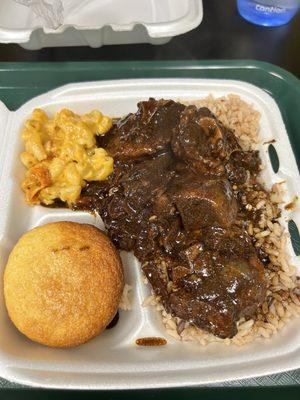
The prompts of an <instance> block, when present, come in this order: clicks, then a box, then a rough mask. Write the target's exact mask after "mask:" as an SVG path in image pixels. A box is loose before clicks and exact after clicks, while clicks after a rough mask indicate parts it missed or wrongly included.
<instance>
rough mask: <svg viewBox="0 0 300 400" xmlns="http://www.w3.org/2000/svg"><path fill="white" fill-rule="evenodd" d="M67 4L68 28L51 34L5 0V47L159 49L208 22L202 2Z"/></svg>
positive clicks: (1, 17) (1, 35)
mask: <svg viewBox="0 0 300 400" xmlns="http://www.w3.org/2000/svg"><path fill="white" fill-rule="evenodd" d="M63 4H64V8H65V11H64V23H63V25H61V26H59V27H58V28H57V29H51V28H49V27H47V26H46V25H45V21H43V19H41V18H40V17H38V16H37V15H35V14H34V13H33V12H32V11H31V9H30V8H28V7H25V6H24V5H22V4H17V3H15V2H13V1H12V0H2V1H1V3H0V42H1V43H20V44H23V45H25V46H27V47H28V48H33V49H37V48H41V47H46V46H55V45H79V44H81V45H90V46H92V47H99V46H101V45H102V44H119V43H133V42H139V41H140V42H145V41H149V42H153V43H157V44H160V43H163V42H164V41H165V40H166V39H170V38H171V37H173V36H176V35H179V34H182V33H185V32H188V31H189V30H191V29H194V28H196V27H197V26H198V25H199V24H200V22H201V20H202V17H203V11H202V0H143V1H140V0H126V1H124V0H100V1H99V0H94V1H88V2H87V1H86V2H83V5H81V6H80V4H78V2H76V5H73V4H72V1H71V0H65V1H64V3H63ZM126 32H127V34H126ZM130 32H131V34H130ZM26 44H27V45H26Z"/></svg>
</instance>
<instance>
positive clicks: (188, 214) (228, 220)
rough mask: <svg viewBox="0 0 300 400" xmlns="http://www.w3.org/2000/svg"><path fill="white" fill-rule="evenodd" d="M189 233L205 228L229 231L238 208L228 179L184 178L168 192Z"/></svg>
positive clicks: (177, 180)
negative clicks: (210, 227)
mask: <svg viewBox="0 0 300 400" xmlns="http://www.w3.org/2000/svg"><path fill="white" fill-rule="evenodd" d="M168 194H169V196H170V198H171V199H172V201H173V203H174V204H175V205H176V207H177V209H178V211H179V213H180V216H181V218H182V222H183V226H184V228H185V229H186V230H187V231H195V230H199V229H200V228H203V227H206V226H213V225H219V226H222V227H225V228H227V227H229V226H230V225H232V223H233V222H234V220H235V218H236V214H237V204H236V200H235V198H234V196H233V193H232V189H231V186H230V184H229V182H228V180H227V179H224V178H215V179H212V178H210V179H207V178H205V177H204V176H201V175H196V174H189V175H186V174H184V175H182V176H180V177H178V178H175V179H174V180H173V181H172V185H171V187H170V189H169V191H168Z"/></svg>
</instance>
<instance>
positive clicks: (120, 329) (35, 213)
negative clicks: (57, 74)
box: [0, 79, 300, 389]
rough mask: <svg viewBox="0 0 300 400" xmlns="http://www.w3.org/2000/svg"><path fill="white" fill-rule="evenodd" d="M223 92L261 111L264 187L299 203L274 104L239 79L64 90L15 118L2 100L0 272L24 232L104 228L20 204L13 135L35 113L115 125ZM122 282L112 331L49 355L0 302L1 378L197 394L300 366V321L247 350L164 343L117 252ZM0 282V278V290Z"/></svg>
mask: <svg viewBox="0 0 300 400" xmlns="http://www.w3.org/2000/svg"><path fill="white" fill-rule="evenodd" d="M230 93H234V94H237V95H239V96H241V98H242V99H244V100H245V101H247V102H249V103H252V104H253V106H254V108H255V109H257V110H258V111H259V112H260V113H261V124H260V125H261V126H260V127H261V129H260V139H261V140H260V144H259V151H260V156H261V158H262V162H263V164H264V165H265V166H266V168H265V169H264V172H263V177H264V180H265V182H266V185H267V186H268V187H271V186H272V184H274V183H276V182H282V181H285V184H284V185H285V189H286V198H285V200H286V201H290V199H292V198H293V197H294V196H295V195H298V196H299V191H300V190H299V188H300V176H299V172H298V168H297V165H296V161H295V157H294V154H293V151H292V148H291V145H290V142H289V139H288V135H287V132H286V129H285V126H284V123H283V120H282V117H281V114H280V111H279V108H278V106H277V105H276V103H275V101H274V100H273V99H272V98H271V97H270V96H269V95H268V94H267V93H266V92H264V91H262V90H261V89H259V88H257V87H255V86H253V85H251V84H248V83H245V82H240V81H231V80H206V79H155V80H152V79H149V80H147V79H141V80H120V81H118V80H114V81H102V82H90V83H78V84H70V85H66V86H63V87H60V88H58V89H55V90H53V91H50V92H48V93H45V94H43V95H41V96H38V97H36V98H34V99H32V100H30V101H28V102H27V103H25V104H24V105H23V106H22V107H21V108H19V109H18V110H17V111H15V112H10V111H9V110H8V109H7V108H6V107H5V105H4V104H2V103H1V102H0V132H2V135H1V136H0V187H1V191H0V268H1V271H2V273H3V270H4V267H5V264H6V261H7V257H8V255H9V252H10V251H11V249H12V248H13V246H14V245H15V243H16V241H17V240H18V238H19V237H20V236H21V235H22V234H23V233H25V232H26V231H27V230H29V229H31V228H33V227H35V226H38V225H42V224H45V223H48V222H52V221H58V220H68V221H75V222H83V223H90V224H94V225H96V226H98V227H99V228H103V222H102V220H101V218H99V217H95V216H93V215H91V214H88V213H85V212H75V211H71V210H66V209H49V208H44V207H41V206H34V207H29V206H28V205H26V204H25V200H24V195H23V193H22V191H21V189H20V183H21V181H22V179H23V177H24V172H25V170H24V168H23V166H22V165H21V162H20V161H19V154H20V152H21V150H22V146H23V144H22V141H21V135H20V131H21V128H22V125H23V123H24V121H25V120H26V118H27V117H28V116H29V115H30V114H31V112H32V110H33V109H34V108H35V107H41V108H43V109H44V110H46V111H47V112H48V113H50V114H52V113H54V112H55V111H58V110H59V109H61V108H62V107H67V108H70V109H72V110H74V111H75V112H79V113H84V112H87V111H89V110H91V109H94V108H98V109H100V110H101V111H102V112H103V113H105V114H108V115H110V116H113V117H119V116H122V115H125V114H127V113H129V112H134V111H135V110H136V104H137V102H138V101H140V100H143V99H148V98H149V97H150V96H152V97H156V98H173V99H184V100H192V99H194V100H196V99H200V98H203V97H205V96H207V95H208V94H213V95H214V96H216V97H218V96H223V95H227V94H230ZM272 139H275V140H276V142H275V143H274V146H275V148H276V150H277V153H278V157H279V161H280V167H279V171H278V173H274V172H273V169H272V166H271V163H270V159H269V155H268V145H267V144H264V143H265V142H267V141H270V140H272ZM290 219H293V220H294V221H295V222H296V224H297V225H298V226H299V227H300V209H299V204H297V205H296V207H295V209H293V210H292V211H287V210H283V211H282V217H281V222H282V224H283V225H284V226H285V227H286V229H287V222H288V221H289V220H290ZM287 252H288V253H289V254H290V257H291V263H292V264H293V265H295V266H296V267H297V270H298V273H299V274H300V263H299V257H297V256H295V253H294V251H293V248H292V245H291V242H290V241H288V244H287ZM121 257H122V260H123V263H124V268H125V279H126V282H127V283H129V284H130V285H132V287H133V293H132V299H131V300H132V310H131V311H122V312H120V320H119V322H118V324H117V325H116V327H114V328H113V329H112V330H109V331H105V332H104V333H103V334H101V335H100V336H98V337H97V338H95V339H94V340H92V341H90V342H89V343H87V344H85V345H83V346H80V347H78V348H74V349H68V350H63V349H53V348H47V347H43V346H41V345H39V344H36V343H33V342H31V341H29V340H28V339H27V338H26V337H25V336H23V335H22V334H20V333H19V332H18V331H17V330H16V329H15V327H14V326H13V324H12V323H11V322H10V320H9V318H8V315H7V312H6V310H5V305H4V301H3V299H1V302H0V326H1V335H0V375H1V376H2V377H4V378H6V379H8V380H12V381H15V382H18V383H21V384H26V385H32V386H37V387H47V388H68V389H137V388H141V389H143V388H155V387H177V386H185V387H187V386H194V385H200V384H208V383H210V384H212V383H215V382H220V381H226V380H235V379H242V378H249V377H253V376H261V375H267V374H271V373H277V372H282V371H286V370H289V369H295V368H298V367H300V329H299V318H298V319H294V320H292V321H291V322H290V323H289V324H288V325H287V326H286V327H285V328H284V329H283V330H282V331H281V332H280V333H279V334H277V335H276V336H273V337H272V339H270V340H257V341H255V342H254V343H251V344H248V345H246V346H244V347H236V346H225V345H224V344H222V343H213V344H210V345H209V346H207V347H201V346H200V345H197V344H194V343H187V342H178V341H176V340H175V339H173V338H172V337H170V336H168V334H167V333H166V331H165V328H164V327H163V325H162V322H161V318H160V315H159V314H158V312H157V311H156V310H155V309H154V308H152V307H148V308H143V307H142V306H141V304H142V302H143V299H145V298H146V297H147V296H148V295H149V287H148V286H146V285H144V284H143V283H142V275H141V269H140V265H139V262H138V261H137V260H136V258H135V257H134V256H133V255H132V254H131V253H126V252H121ZM2 285H3V283H2V280H1V290H3V287H2ZM145 336H160V337H166V338H167V340H168V344H167V345H166V346H162V347H157V348H156V347H153V348H142V347H138V346H136V345H135V340H136V339H137V338H139V337H145Z"/></svg>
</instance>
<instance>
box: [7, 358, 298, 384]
mask: <svg viewBox="0 0 300 400" xmlns="http://www.w3.org/2000/svg"><path fill="white" fill-rule="evenodd" d="M299 365H300V351H298V352H297V356H296V357H295V356H294V358H293V359H291V358H289V359H288V360H285V359H281V360H280V362H276V360H275V361H274V358H270V359H269V360H267V363H266V360H262V362H261V363H257V362H255V365H253V364H252V363H247V364H245V365H243V364H242V365H237V369H236V372H235V374H234V375H233V374H232V371H231V369H229V368H228V369H226V368H222V369H221V370H219V369H218V368H215V367H210V368H205V367H204V368H203V370H202V369H193V368H191V369H189V370H186V369H185V370H184V371H183V372H184V376H187V375H188V379H186V378H182V377H181V378H180V379H178V375H177V374H176V372H178V371H170V370H169V371H164V372H163V373H162V372H161V371H157V372H156V373H153V372H148V371H139V372H138V373H136V374H135V373H132V374H127V375H126V376H124V375H123V376H122V375H121V374H118V373H114V374H111V373H107V374H105V373H104V374H98V373H95V374H91V373H86V374H87V375H88V377H89V380H90V382H89V383H88V384H84V385H80V384H78V380H77V379H74V380H70V378H69V377H66V376H65V375H66V374H65V373H63V372H57V371H56V372H54V371H49V370H34V369H29V368H26V369H25V368H24V369H23V368H9V367H7V366H4V365H1V362H0V375H1V377H3V378H4V379H7V380H10V381H13V382H15V383H18V384H21V385H28V386H32V387H36V388H45V389H72V390H83V389H84V390H126V389H127V390H130V389H135V390H138V389H158V388H179V387H195V386H199V385H201V386H203V385H207V384H212V383H219V382H230V381H235V380H240V379H251V378H254V377H261V376H266V375H270V374H278V373H283V372H287V371H292V370H295V369H297V368H299ZM33 370H34V371H35V373H36V372H40V374H41V375H40V377H38V378H37V375H35V380H31V379H30V372H31V371H33ZM254 371H255V372H254ZM26 372H28V373H29V376H28V378H26ZM82 374H85V373H84V372H82ZM51 375H52V376H53V378H52V377H51ZM116 375H118V385H117V387H116V385H115V384H111V383H109V382H110V379H111V378H112V377H113V380H114V382H115V380H116ZM199 376H201V384H199ZM52 379H53V381H52ZM59 381H61V383H60V382H59Z"/></svg>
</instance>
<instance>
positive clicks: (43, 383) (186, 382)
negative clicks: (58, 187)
mask: <svg viewBox="0 0 300 400" xmlns="http://www.w3.org/2000/svg"><path fill="white" fill-rule="evenodd" d="M158 82H159V87H160V88H161V92H162V93H163V92H164V91H165V92H166V94H167V95H169V94H170V93H171V92H172V90H173V89H172V87H173V86H175V85H176V86H177V88H176V89H174V93H175V92H176V91H178V87H179V88H181V90H182V89H183V88H185V87H188V86H189V85H193V86H194V85H197V83H198V85H199V83H201V82H205V84H206V85H210V87H212V89H211V91H212V93H213V87H215V88H216V89H217V88H218V89H221V88H222V85H223V86H224V88H225V87H226V86H227V87H228V85H229V84H230V89H231V90H232V91H233V92H234V87H236V88H237V89H238V88H239V89H241V88H243V90H244V91H245V94H246V93H247V92H249V93H251V94H252V96H253V95H255V97H256V98H257V102H258V103H260V104H261V103H263V104H264V105H267V112H268V114H270V115H271V116H273V115H274V113H275V115H276V120H275V123H273V125H274V129H275V131H276V132H281V133H282V137H281V136H280V141H278V146H277V147H276V150H277V152H278V155H279V159H281V158H282V157H285V164H286V166H287V168H286V169H287V170H286V171H283V172H280V174H278V179H279V180H280V179H283V178H284V176H285V175H286V176H287V177H288V178H289V179H292V180H293V183H295V190H297V191H299V188H300V176H299V172H298V169H297V165H296V161H295V158H294V157H292V156H291V155H292V150H291V145H290V142H289V139H288V136H287V134H286V130H285V127H284V124H283V121H282V118H281V114H280V110H279V108H278V106H277V104H276V102H275V101H274V100H273V99H272V98H271V97H270V95H268V94H267V93H266V92H264V91H263V90H261V89H259V88H257V87H256V86H254V85H251V84H248V83H245V82H242V81H232V80H213V79H212V80H207V79H197V78H195V79H182V78H178V79H173V78H171V79H168V78H167V79H166V78H164V79H149V80H145V79H134V80H118V81H102V82H101V81H98V82H84V83H77V84H69V85H65V86H62V87H60V88H57V89H54V90H52V91H50V92H48V93H44V94H43V95H40V96H38V97H35V98H34V99H32V100H30V101H28V102H27V103H25V104H24V105H23V106H22V107H21V108H19V110H18V111H17V112H20V111H22V110H23V111H24V112H25V110H27V111H28V108H29V106H30V107H32V106H33V105H36V103H37V104H38V103H39V102H43V103H45V97H46V98H47V103H48V104H51V102H57V101H58V103H59V101H60V100H66V99H70V101H71V100H72V98H73V99H75V98H77V97H78V96H80V100H84V99H85V96H84V92H85V91H86V92H88V93H93V91H94V92H95V93H97V94H98V96H99V97H100V96H101V94H103V93H105V91H106V90H107V92H109V93H112V89H113V88H115V95H116V98H117V97H118V96H119V95H120V92H122V87H125V86H127V87H128V86H130V85H132V86H135V87H136V89H137V90H138V89H141V96H144V95H145V92H147V93H150V94H151V88H152V86H153V85H154V83H155V84H156V85H157V84H158ZM200 86H201V85H199V87H200ZM170 88H171V89H170ZM209 90H210V89H209ZM156 91H157V90H156ZM123 92H124V91H123ZM215 94H216V96H217V95H218V93H215ZM86 96H87V95H86ZM89 96H90V97H91V95H89ZM124 96H125V95H124ZM126 97H128V93H126ZM129 97H130V94H129ZM174 97H176V98H178V95H174ZM112 98H113V96H112ZM190 98H191V99H192V98H193V93H192V94H191V96H190ZM0 106H1V104H0ZM0 109H1V107H0ZM3 109H4V108H3ZM4 110H5V109H4ZM12 118H13V113H11V119H12ZM6 132H8V130H6ZM283 133H285V135H283ZM275 145H276V144H275ZM0 161H3V160H1V159H0ZM289 171H294V172H293V174H291V173H290V172H289ZM3 182H4V181H2V183H3ZM0 184H1V181H0ZM286 214H288V213H286ZM291 215H293V216H295V218H294V217H293V219H295V222H297V220H296V218H297V219H298V216H299V206H298V205H297V208H296V210H294V211H293V212H292V213H291ZM298 226H299V225H298ZM298 263H299V260H298ZM296 322H297V321H296ZM295 329H297V327H296V326H295ZM299 353H300V349H299V348H296V349H294V350H293V351H291V352H290V353H286V354H285V356H284V357H283V356H282V355H279V354H277V356H276V354H275V356H274V357H270V358H265V359H260V360H259V361H255V366H254V365H253V362H247V363H241V364H234V365H235V366H236V369H235V373H234V375H233V374H232V369H231V368H228V369H227V368H222V366H219V367H217V368H216V367H214V368H212V367H209V368H204V369H202V368H197V369H196V370H186V369H185V370H184V372H185V373H184V376H185V377H184V378H182V379H178V375H176V374H174V375H173V373H172V371H169V372H168V374H164V373H161V371H160V372H159V371H156V372H153V371H150V372H146V371H143V370H142V371H138V373H136V374H134V373H132V372H131V373H128V375H127V376H126V377H124V376H120V377H118V378H116V375H118V374H106V375H105V374H104V373H103V374H98V373H97V374H87V375H89V377H90V378H89V379H87V381H88V382H89V383H86V384H79V383H78V381H77V380H76V378H73V380H70V379H69V380H68V383H67V384H66V375H65V374H64V373H59V374H58V373H56V372H55V371H53V370H52V371H49V370H47V368H46V369H45V370H43V369H39V370H36V369H30V368H29V369H28V370H27V371H28V376H27V375H26V370H25V369H18V368H10V366H9V364H8V363H5V360H2V361H0V375H2V376H3V377H4V378H6V379H10V380H14V381H15V382H18V383H21V384H25V385H31V386H35V387H44V388H62V389H145V388H160V387H161V388H163V387H181V386H197V385H199V380H200V381H201V385H203V384H208V383H210V384H211V383H212V382H221V381H232V380H236V379H243V378H251V377H254V376H263V375H268V374H270V373H279V372H284V371H287V370H291V369H296V368H298V367H299V366H300V354H299ZM33 370H34V371H35V373H36V371H40V375H38V376H37V375H35V381H34V382H33V381H32V380H31V378H30V371H33ZM82 373H83V374H85V372H84V371H83V372H82ZM112 375H114V379H117V380H118V385H117V386H116V385H115V384H113V383H112V382H110V379H112ZM166 375H167V376H166ZM145 382H146V383H145Z"/></svg>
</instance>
